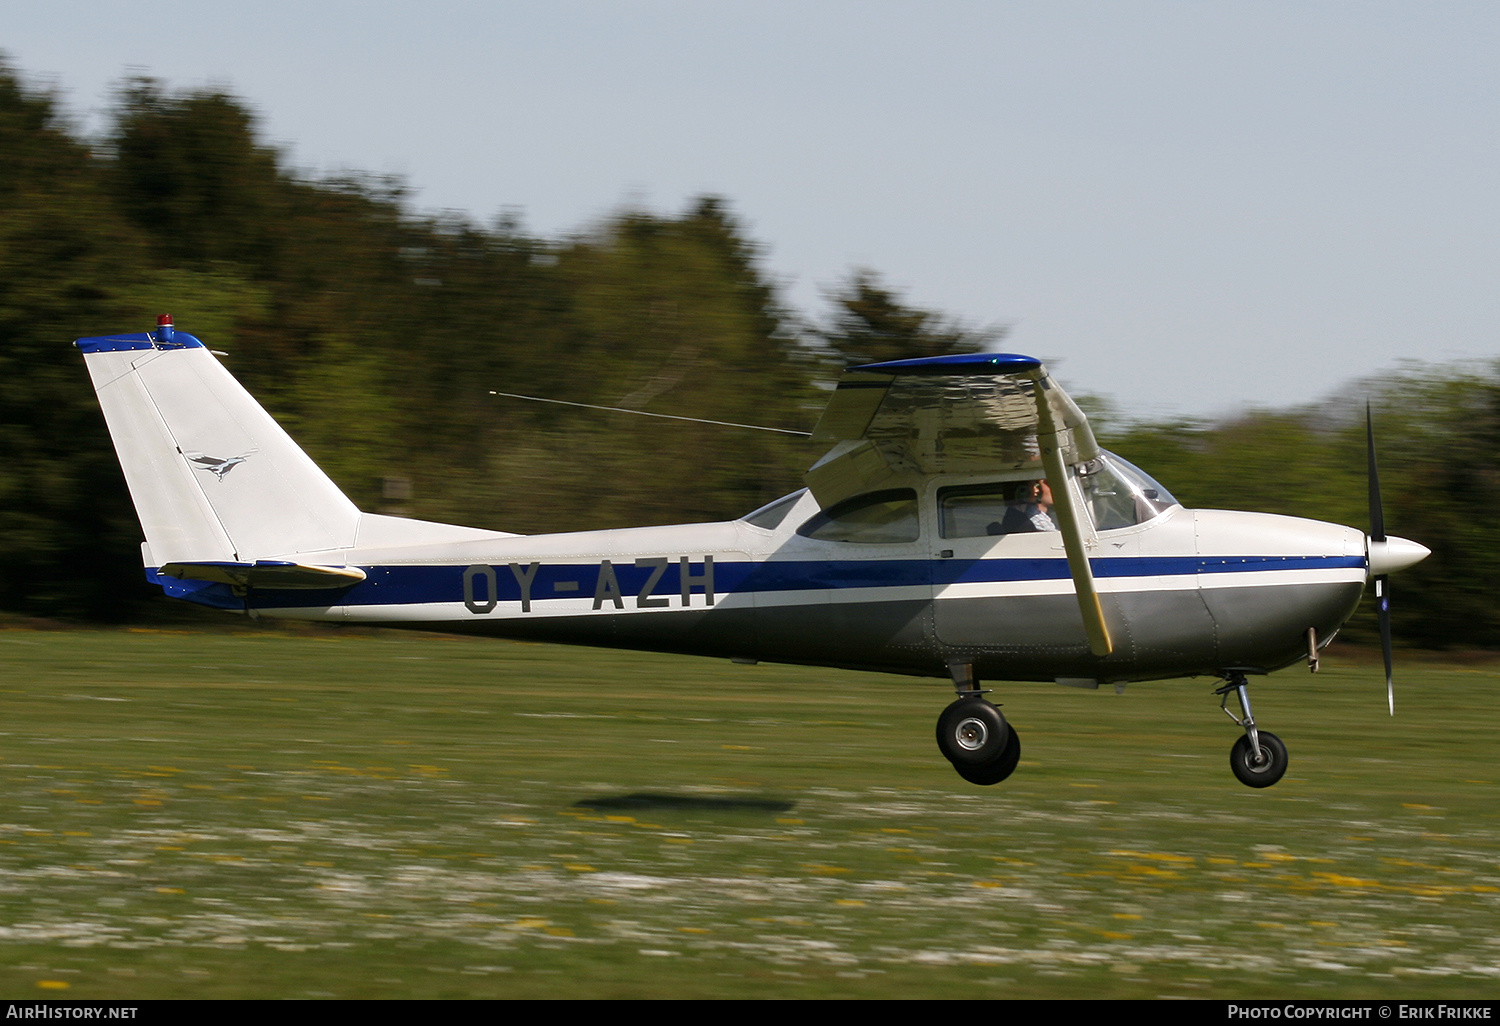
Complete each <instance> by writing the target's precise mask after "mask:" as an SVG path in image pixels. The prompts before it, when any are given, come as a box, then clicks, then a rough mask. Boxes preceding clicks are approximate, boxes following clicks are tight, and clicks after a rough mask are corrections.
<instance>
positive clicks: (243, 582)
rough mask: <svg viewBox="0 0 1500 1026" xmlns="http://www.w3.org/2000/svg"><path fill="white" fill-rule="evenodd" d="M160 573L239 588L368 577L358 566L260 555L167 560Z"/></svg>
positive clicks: (309, 585)
mask: <svg viewBox="0 0 1500 1026" xmlns="http://www.w3.org/2000/svg"><path fill="white" fill-rule="evenodd" d="M158 573H160V574H161V575H162V576H163V577H175V578H177V579H178V580H180V581H211V582H213V583H215V584H230V585H234V586H235V587H237V588H283V589H288V590H296V591H327V590H329V589H332V588H347V587H350V586H351V585H355V584H358V583H359V582H360V581H362V580H364V579H365V572H364V571H363V570H361V569H360V568H359V567H357V566H316V565H313V564H309V563H288V562H284V561H282V560H276V559H259V560H256V561H255V562H254V563H231V562H225V561H211V562H202V563H168V564H166V565H165V566H163V567H162V568H161V569H160V570H159V571H158Z"/></svg>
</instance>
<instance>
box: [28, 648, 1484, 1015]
mask: <svg viewBox="0 0 1500 1026" xmlns="http://www.w3.org/2000/svg"><path fill="white" fill-rule="evenodd" d="M1380 676H1381V675H1380V671H1379V668H1378V665H1375V664H1370V663H1365V664H1363V665H1358V666H1356V665H1354V664H1352V663H1350V662H1348V661H1344V662H1340V661H1339V660H1337V659H1336V660H1334V661H1333V664H1332V665H1331V666H1328V668H1326V669H1325V670H1324V672H1323V673H1321V674H1319V675H1317V676H1309V675H1308V674H1307V673H1306V672H1303V671H1287V672H1285V673H1283V674H1280V675H1277V676H1275V677H1272V678H1270V679H1267V680H1264V681H1257V682H1255V684H1254V686H1253V689H1252V694H1253V697H1254V700H1255V711H1256V715H1257V717H1258V718H1259V720H1260V721H1261V723H1262V725H1263V726H1265V727H1266V728H1267V729H1269V730H1272V731H1274V732H1275V733H1277V734H1279V735H1280V736H1281V737H1282V738H1283V739H1284V740H1285V741H1286V742H1287V745H1288V747H1289V748H1290V750H1291V769H1290V771H1289V773H1288V775H1287V777H1286V779H1285V780H1283V781H1282V783H1280V784H1279V785H1277V786H1276V787H1274V788H1270V789H1268V790H1265V791H1253V790H1250V789H1248V788H1245V787H1243V786H1241V785H1240V784H1238V783H1237V782H1236V781H1235V780H1234V778H1233V777H1232V776H1231V775H1230V772H1229V758H1228V753H1229V747H1230V745H1231V744H1232V742H1233V741H1234V740H1235V738H1236V736H1237V734H1238V730H1237V728H1236V727H1235V726H1234V725H1233V724H1232V723H1230V722H1229V720H1228V719H1227V718H1225V717H1224V716H1223V714H1222V713H1220V712H1219V711H1218V708H1217V706H1218V700H1217V699H1214V698H1212V697H1210V691H1211V689H1212V684H1213V682H1210V681H1205V680H1199V681H1181V682H1166V683H1161V684H1153V685H1132V686H1131V687H1130V688H1129V689H1128V690H1127V691H1126V693H1125V694H1124V695H1121V696H1116V695H1114V694H1112V693H1110V692H1108V691H1107V690H1106V691H1101V692H1082V691H1074V690H1071V689H1066V688H1058V687H1055V686H1047V685H1001V686H1000V688H999V691H998V692H997V694H996V695H994V696H992V697H994V698H996V699H998V700H999V701H1001V702H1002V703H1003V705H1004V708H1005V711H1006V713H1007V715H1008V716H1009V717H1010V718H1011V719H1012V722H1013V723H1014V724H1015V725H1016V728H1017V730H1018V731H1019V732H1020V735H1021V737H1022V739H1023V741H1024V744H1025V749H1024V752H1025V754H1024V756H1023V758H1022V761H1021V766H1020V769H1019V770H1018V771H1017V773H1016V775H1015V776H1014V777H1013V778H1012V779H1011V780H1009V781H1007V782H1006V783H1005V784H1002V785H1000V786H998V787H993V788H980V787H974V786H971V785H968V784H965V783H964V782H963V781H962V780H960V779H959V778H958V777H957V776H956V775H955V774H954V773H953V772H952V771H951V769H950V768H949V767H948V765H947V763H946V762H944V760H943V759H942V757H941V756H940V755H939V754H938V752H937V748H936V745H935V744H934V741H933V736H932V733H933V723H934V721H935V720H936V717H937V714H938V712H939V711H940V710H941V709H942V707H943V706H944V705H945V704H946V702H947V701H948V700H949V693H948V690H947V687H946V686H945V685H944V684H943V683H941V682H938V681H920V680H909V679H906V678H898V677H889V678H887V677H880V676H875V675H865V674H850V673H840V672H836V671H828V670H808V669H800V668H791V667H772V666H756V667H746V666H737V665H733V664H730V663H727V662H716V661H708V660H696V659H684V658H676V657H657V656H649V655H638V654H630V653H616V652H602V651H596V650H588V649H562V648H554V647H550V646H542V645H524V644H516V643H508V642H498V641H484V640H469V639H456V638H445V637H427V636H420V635H400V634H394V633H314V634H295V635H294V634H282V633H276V632H274V631H259V632H235V633H198V632H181V633H171V632H139V631H118V632H87V631H59V632H39V631H25V630H8V631H0V709H3V714H4V715H3V721H0V783H3V787H4V798H3V800H0V801H3V804H0V996H3V997H7V998H40V997H48V996H57V997H68V998H95V997H114V998H123V999H130V998H160V997H211V998H217V997H283V996H284V997H315V996H334V997H423V998H428V997H647V996H674V997H756V996H762V997H834V996H840V997H894V996H902V997H986V996H995V997H1054V996H1056V997H1080V996H1084V997H1143V998H1150V997H1158V996H1182V997H1238V998H1255V997H1297V998H1325V997H1327V998H1332V997H1422V996H1445V997H1467V998H1493V997H1495V996H1496V995H1497V994H1500V940H1497V937H1500V802H1497V794H1500V789H1497V780H1500V777H1497V770H1496V768H1495V766H1494V760H1495V747H1496V746H1495V743H1494V742H1495V727H1496V724H1497V723H1500V689H1497V687H1496V685H1497V683H1500V672H1497V667H1496V666H1495V665H1494V664H1487V663H1472V664H1467V665H1461V664H1443V663H1438V662H1418V661H1414V660H1407V661H1406V662H1405V663H1404V664H1403V666H1402V667H1401V669H1400V678H1401V679H1400V681H1399V682H1398V693H1397V716H1396V718H1395V719H1391V718H1390V717H1388V716H1387V715H1386V713H1385V696H1384V693H1383V692H1384V683H1383V681H1382V680H1381V679H1380ZM643 795H644V796H647V797H644V798H642V797H637V798H635V799H634V800H626V799H629V798H630V796H643Z"/></svg>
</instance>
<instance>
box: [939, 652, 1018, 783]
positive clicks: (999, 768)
mask: <svg viewBox="0 0 1500 1026" xmlns="http://www.w3.org/2000/svg"><path fill="white" fill-rule="evenodd" d="M950 669H951V671H952V673H953V683H954V690H955V691H956V692H957V693H958V701H956V702H954V703H953V704H952V705H950V706H948V708H946V709H944V710H943V715H941V716H939V717H938V723H937V743H938V750H939V751H941V752H942V753H943V757H944V758H946V759H947V760H948V761H949V762H951V763H952V764H953V768H954V769H955V770H957V771H958V775H959V776H961V777H963V778H964V779H965V780H967V781H968V782H969V783H971V784H998V783H1000V781H1002V780H1004V779H1005V778H1006V777H1008V776H1010V775H1011V774H1012V773H1013V772H1015V769H1016V763H1018V762H1019V761H1020V759H1021V739H1020V738H1019V737H1017V736H1016V732H1015V731H1014V730H1013V729H1011V726H1010V724H1009V723H1007V722H1006V721H1005V717H1004V716H1003V715H1002V714H1001V712H1000V710H999V709H997V708H995V707H994V706H993V705H991V704H990V703H989V702H987V701H985V699H984V698H982V697H980V696H981V695H983V694H984V692H983V691H981V690H980V688H979V686H978V682H977V681H976V680H975V679H974V671H973V665H972V664H969V663H962V664H954V665H953V666H951V667H950Z"/></svg>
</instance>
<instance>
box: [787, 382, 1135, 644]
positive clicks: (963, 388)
mask: <svg viewBox="0 0 1500 1026" xmlns="http://www.w3.org/2000/svg"><path fill="white" fill-rule="evenodd" d="M813 438H814V439H821V440H824V441H831V442H833V443H834V446H833V448H832V449H831V450H829V452H828V454H827V455H825V456H824V457H823V458H822V459H821V460H819V461H818V462H817V463H815V464H813V466H812V467H811V468H810V469H809V470H808V472H807V484H808V487H809V488H810V489H811V490H812V493H813V495H814V496H815V497H816V498H817V500H818V504H819V505H820V506H822V507H823V508H824V509H827V508H828V507H829V506H831V505H833V504H834V503H836V502H840V501H842V500H843V499H846V498H849V497H850V496H852V495H857V494H860V493H863V492H869V491H874V490H876V489H878V488H889V487H894V486H897V485H902V484H908V485H911V484H918V483H919V482H920V480H921V479H922V478H925V477H928V476H930V475H933V474H983V473H988V472H992V471H994V472H1002V471H1007V470H1027V469H1032V468H1035V470H1036V473H1037V476H1038V477H1041V476H1045V477H1046V478H1047V479H1048V480H1049V481H1051V482H1052V483H1053V487H1052V494H1053V496H1054V497H1055V499H1056V503H1057V506H1056V510H1057V519H1058V527H1059V528H1060V529H1061V531H1062V535H1063V546H1064V549H1065V550H1066V552H1067V554H1068V570H1069V572H1070V574H1071V575H1072V578H1073V585H1074V590H1075V592H1076V593H1077V595H1078V608H1079V612H1080V613H1081V614H1082V615H1083V621H1084V627H1085V629H1086V630H1087V632H1088V636H1089V646H1090V648H1091V649H1092V650H1093V652H1094V653H1095V654H1096V655H1100V656H1104V655H1108V654H1109V653H1110V651H1111V650H1112V649H1113V645H1112V644H1111V642H1110V638H1109V631H1108V628H1107V627H1106V626H1105V623H1104V614H1103V611H1102V609H1101V608H1100V605H1099V597H1098V593H1097V591H1096V590H1095V588H1094V577H1093V572H1092V570H1091V568H1090V567H1089V561H1088V555H1087V552H1086V547H1085V546H1086V542H1085V538H1084V528H1083V521H1082V520H1081V518H1080V517H1079V513H1078V502H1077V499H1076V497H1075V496H1074V494H1073V488H1072V485H1071V482H1070V480H1069V478H1070V475H1069V473H1068V468H1069V467H1071V466H1073V465H1074V464H1077V463H1082V462H1085V461H1087V460H1091V459H1094V458H1095V457H1096V456H1098V455H1099V443H1098V442H1096V441H1095V440H1094V432H1093V431H1092V430H1091V429H1090V428H1089V424H1088V418H1086V417H1085V416H1084V415H1083V412H1082V411H1081V410H1079V409H1078V407H1077V405H1075V404H1074V402H1073V400H1072V399H1069V398H1068V395H1067V393H1066V392H1064V391H1063V390H1062V389H1061V388H1060V387H1059V386H1058V385H1057V383H1056V382H1055V381H1053V380H1052V378H1051V376H1050V375H1049V374H1048V373H1047V368H1046V367H1044V366H1043V365H1042V362H1041V361H1040V360H1037V359H1035V358H1033V357H1030V356H1020V355H1017V354H1014V353H964V354H959V355H954V356H938V357H924V358H921V359H916V360H893V361H891V362H889V363H871V364H866V365H864V366H862V367H851V368H850V369H849V370H847V371H845V372H844V376H843V377H842V378H840V379H839V383H838V387H837V388H836V389H835V391H834V393H833V398H832V399H831V400H830V401H829V403H828V407H827V409H825V410H824V411H823V416H822V419H820V420H819V421H818V426H817V428H816V429H815V430H814V431H813Z"/></svg>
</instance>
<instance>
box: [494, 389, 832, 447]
mask: <svg viewBox="0 0 1500 1026" xmlns="http://www.w3.org/2000/svg"><path fill="white" fill-rule="evenodd" d="M490 395H498V396H504V397H505V398H506V399H528V400H530V401H531V402H534V403H556V404H557V405H558V406H577V407H579V408H580V409H584V410H607V411H609V412H610V413H634V414H635V415H636V416H639V417H660V418H661V419H662V420H686V421H691V422H692V423H694V424H717V425H718V426H719V427H735V428H746V429H748V430H750V431H775V432H776V433H777V434H781V435H797V436H799V437H802V438H811V437H812V432H811V431H792V430H790V429H788V428H773V427H763V426H762V425H760V424H736V423H734V422H733V421H728V420H706V419H704V418H703V417H678V416H674V415H673V414H670V413H647V412H646V411H645V410H627V409H626V408H624V407H623V406H595V405H594V404H593V403H570V402H568V401H567V400H566V399H543V398H542V397H541V396H536V395H518V394H516V393H515V392H496V391H495V390H494V389H491V390H490Z"/></svg>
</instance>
